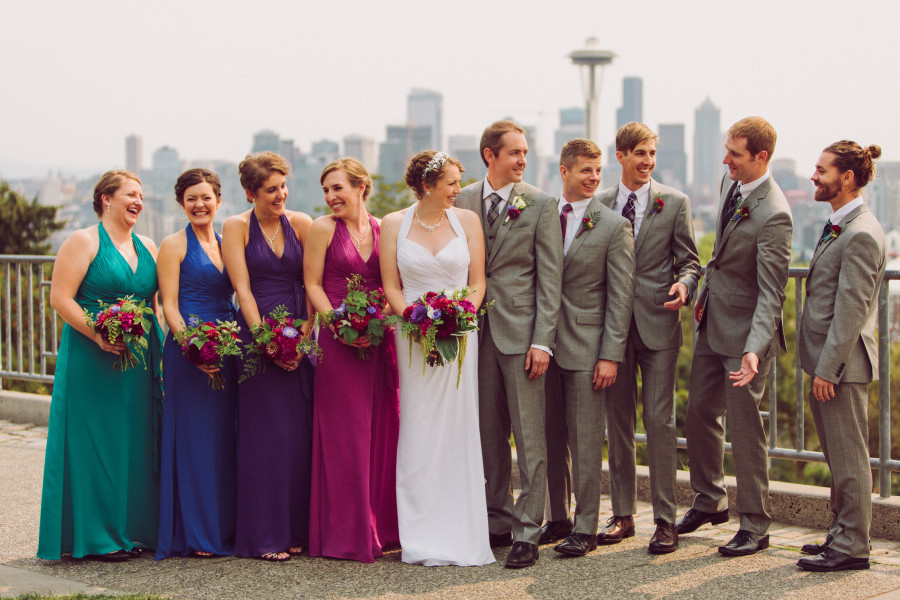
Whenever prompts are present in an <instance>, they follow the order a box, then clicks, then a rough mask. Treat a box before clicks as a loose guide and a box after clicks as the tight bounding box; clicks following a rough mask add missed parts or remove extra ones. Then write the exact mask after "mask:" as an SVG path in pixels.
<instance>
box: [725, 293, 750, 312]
mask: <svg viewBox="0 0 900 600" xmlns="http://www.w3.org/2000/svg"><path fill="white" fill-rule="evenodd" d="M728 306H733V307H735V308H744V309H747V310H755V309H756V297H755V296H743V295H741V294H731V295H730V296H729V297H728Z"/></svg>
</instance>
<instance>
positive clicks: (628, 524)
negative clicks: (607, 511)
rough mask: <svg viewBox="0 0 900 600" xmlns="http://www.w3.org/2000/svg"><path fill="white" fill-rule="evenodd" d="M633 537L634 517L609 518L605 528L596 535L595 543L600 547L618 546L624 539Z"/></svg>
mask: <svg viewBox="0 0 900 600" xmlns="http://www.w3.org/2000/svg"><path fill="white" fill-rule="evenodd" d="M633 535H634V517H632V516H631V515H628V516H627V517H617V516H615V515H613V516H611V517H610V518H609V520H608V521H607V522H606V527H604V528H603V529H601V530H600V533H598V534H597V543H598V544H602V545H607V544H618V543H619V542H621V541H622V540H624V539H625V538H629V537H631V536H633Z"/></svg>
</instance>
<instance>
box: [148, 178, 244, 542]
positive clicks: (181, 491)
mask: <svg viewBox="0 0 900 600" xmlns="http://www.w3.org/2000/svg"><path fill="white" fill-rule="evenodd" d="M175 199H176V200H177V201H178V204H180V205H181V206H182V208H183V209H184V212H185V214H186V215H187V218H188V220H189V221H190V223H189V224H188V226H187V227H185V228H184V230H182V231H179V232H178V233H175V234H172V235H170V236H168V237H167V238H166V239H164V240H163V241H162V244H160V246H159V258H158V260H157V273H158V276H159V289H160V296H161V299H162V306H163V313H164V315H165V317H166V322H167V323H168V324H169V334H168V335H167V336H166V342H165V347H164V350H163V382H164V384H165V403H164V408H163V428H162V452H161V458H162V464H161V469H160V472H161V477H160V507H159V540H158V542H157V546H156V559H157V560H159V559H163V558H167V557H169V556H191V555H193V556H197V557H212V556H220V555H227V554H231V551H232V547H233V546H234V505H235V414H236V410H237V377H236V364H235V361H234V359H232V358H226V360H225V362H224V365H223V366H222V368H221V369H218V368H215V367H210V366H206V365H203V366H196V365H193V364H191V363H190V362H188V360H187V359H186V358H185V357H184V355H183V354H182V352H181V348H180V346H179V345H178V342H176V341H175V335H176V334H177V333H178V332H180V331H182V330H183V329H184V328H185V323H188V322H189V320H190V318H191V317H192V316H194V317H196V318H198V319H199V320H200V321H203V322H205V321H210V322H213V323H215V322H216V320H217V319H220V320H222V321H232V320H234V318H235V309H234V304H233V303H232V298H233V296H234V290H233V289H232V288H231V281H230V280H229V279H228V273H227V272H226V271H225V265H224V262H223V261H222V250H221V246H220V244H221V238H220V237H219V234H217V233H216V231H215V229H214V228H213V219H214V218H215V216H216V210H218V208H219V205H220V204H221V203H222V186H221V185H220V183H219V177H218V176H217V175H216V174H215V173H213V172H212V171H209V170H207V169H190V170H189V171H185V172H184V173H182V174H181V176H180V177H179V178H178V181H177V182H176V183H175ZM215 372H220V373H221V375H222V378H223V380H224V382H225V385H224V388H223V389H220V390H213V389H212V388H211V387H210V386H209V385H208V379H209V376H210V375H211V374H213V373H215Z"/></svg>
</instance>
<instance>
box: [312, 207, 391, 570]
mask: <svg viewBox="0 0 900 600" xmlns="http://www.w3.org/2000/svg"><path fill="white" fill-rule="evenodd" d="M369 222H370V224H371V227H372V235H373V237H374V242H375V247H374V250H373V251H372V255H371V256H370V257H369V260H368V261H366V262H363V259H362V257H361V256H360V254H359V252H358V251H357V249H356V246H355V245H354V243H353V241H352V240H351V239H350V235H349V232H348V231H347V226H346V225H345V224H344V222H343V221H341V220H340V219H338V220H337V223H336V226H335V231H334V237H333V238H332V239H331V245H330V246H328V250H327V252H326V254H325V270H324V273H323V274H322V283H323V286H324V288H325V293H326V294H327V295H328V299H329V300H330V301H331V305H332V306H333V307H338V306H340V304H341V302H342V301H343V299H344V297H345V296H346V295H347V278H348V277H350V276H351V275H354V274H360V275H362V276H363V277H364V278H365V285H366V287H367V288H368V289H375V288H378V287H380V286H381V272H380V269H379V265H378V238H379V234H380V227H379V225H378V223H377V222H376V221H375V219H374V218H372V217H369ZM319 344H320V345H321V346H322V353H323V354H322V355H323V359H322V360H320V361H319V362H318V363H317V364H316V373H315V402H314V406H315V409H314V411H313V456H312V496H311V501H310V525H309V554H310V556H329V557H332V558H346V559H352V560H358V561H360V562H365V563H371V562H374V561H375V557H377V556H381V554H382V551H383V549H385V548H389V547H397V546H398V545H399V540H400V534H399V531H398V527H397V492H396V469H397V436H398V434H399V428H400V417H399V410H400V409H399V396H398V391H397V381H398V380H397V359H396V351H395V347H394V336H393V335H390V334H388V335H386V336H385V337H384V341H383V342H382V343H381V345H379V346H378V347H376V348H374V349H373V352H372V354H371V356H369V358H365V359H360V358H357V356H356V350H355V349H353V348H351V347H349V346H345V345H344V344H343V343H341V341H340V340H336V339H334V335H333V334H332V333H331V331H330V330H328V329H323V330H322V331H320V332H319Z"/></svg>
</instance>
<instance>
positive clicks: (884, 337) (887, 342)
mask: <svg viewBox="0 0 900 600" xmlns="http://www.w3.org/2000/svg"><path fill="white" fill-rule="evenodd" d="M889 291H890V281H888V280H884V281H882V282H881V289H880V290H879V291H878V416H879V419H878V440H879V443H878V474H879V483H878V487H879V493H880V495H881V497H882V498H889V497H890V495H891V472H890V471H889V470H888V461H889V460H890V458H891V332H890V326H889V325H888V306H889V303H888V298H889V293H888V292H889Z"/></svg>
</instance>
